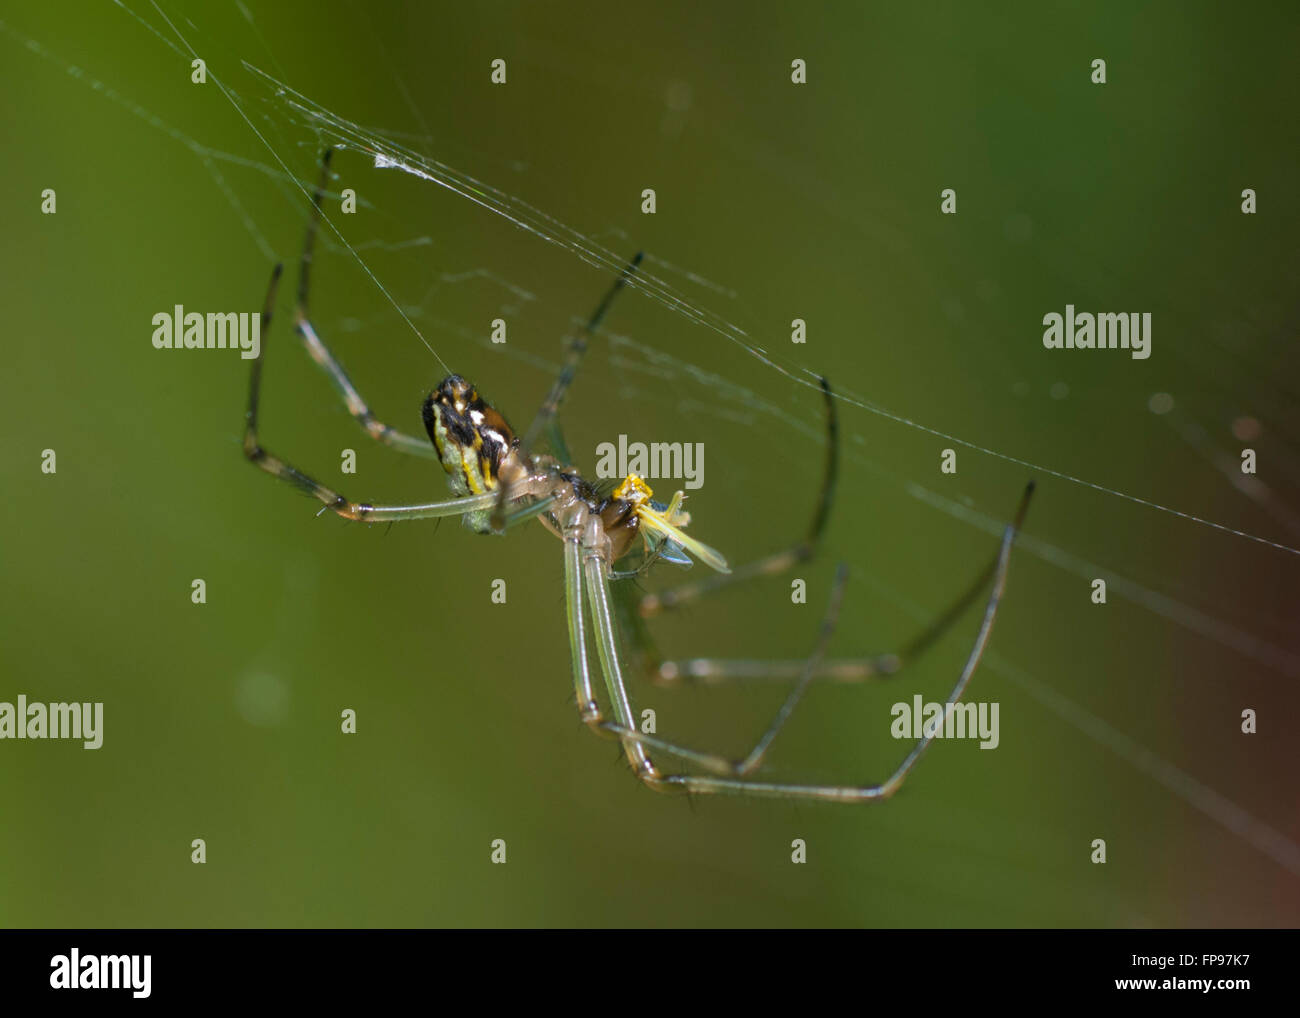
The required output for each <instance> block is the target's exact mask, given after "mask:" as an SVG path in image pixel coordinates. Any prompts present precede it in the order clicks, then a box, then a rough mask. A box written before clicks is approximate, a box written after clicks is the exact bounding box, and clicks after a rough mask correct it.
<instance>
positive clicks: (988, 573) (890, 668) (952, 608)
mask: <svg viewBox="0 0 1300 1018" xmlns="http://www.w3.org/2000/svg"><path fill="white" fill-rule="evenodd" d="M1033 491H1034V485H1033V484H1032V483H1031V484H1029V485H1028V486H1027V487H1026V488H1025V491H1024V494H1023V495H1022V496H1021V499H1020V505H1019V507H1018V508H1017V510H1016V514H1015V516H1014V517H1013V520H1012V523H1011V526H1012V527H1013V528H1014V529H1015V530H1016V531H1017V532H1018V531H1019V529H1020V525H1021V523H1022V522H1023V520H1024V517H1025V513H1026V512H1027V511H1028V509H1029V502H1030V498H1031V497H1032V495H1033ZM1000 559H1001V552H998V553H995V554H994V556H993V559H992V560H991V561H990V562H989V564H988V565H987V566H986V567H985V568H984V569H983V570H982V571H981V572H980V573H979V574H978V575H977V576H976V577H975V579H974V580H973V581H972V582H971V584H970V585H969V586H968V587H967V588H966V589H965V590H964V591H963V592H962V593H961V594H960V595H959V596H958V597H957V598H956V599H955V600H954V601H953V602H952V604H950V605H949V606H948V607H947V608H946V609H944V611H943V612H942V613H941V614H940V615H939V616H938V618H936V619H935V620H934V621H933V622H932V623H930V625H928V626H927V627H926V628H925V629H923V630H922V631H921V632H920V633H918V634H917V635H916V636H914V637H913V638H912V639H911V640H910V641H909V642H908V643H906V644H905V645H904V646H903V647H902V649H900V650H898V651H895V652H893V653H886V654H876V655H873V656H868V657H857V658H829V659H824V660H823V661H821V662H820V663H819V665H818V667H817V673H816V677H818V678H826V679H830V680H832V681H836V682H867V681H870V680H872V679H881V678H888V677H889V676H892V675H895V674H897V673H898V672H899V671H901V670H902V668H903V667H904V666H905V665H907V664H909V663H911V662H912V661H915V660H916V659H917V658H919V657H921V655H923V654H924V653H925V652H926V651H927V650H929V649H930V647H931V646H933V645H934V644H935V643H937V642H938V641H939V639H940V638H942V637H943V636H944V634H946V633H947V632H948V630H949V629H950V628H951V627H952V626H953V624H954V623H956V622H957V620H958V619H960V618H961V617H962V615H964V614H965V612H966V610H967V609H968V608H969V607H970V606H971V605H972V604H974V603H975V601H976V600H977V599H978V598H979V595H980V593H981V592H982V591H983V590H984V588H985V587H986V586H987V585H988V583H989V581H990V580H992V579H993V577H994V576H995V575H996V573H997V570H998V563H999V561H1000ZM632 630H633V632H635V630H636V626H635V623H633V625H632ZM645 666H646V667H647V668H648V669H649V674H650V679H651V681H652V682H655V683H656V684H658V685H662V686H676V685H715V684H719V683H723V682H729V681H734V680H740V681H746V680H748V681H755V680H758V681H761V680H778V681H779V680H790V679H797V678H799V676H800V675H801V674H802V673H803V669H804V666H805V662H803V661H798V660H789V661H754V660H741V659H723V658H707V657H697V658H689V659H686V660H683V661H658V660H657V659H655V658H654V657H653V655H647V658H646V660H645Z"/></svg>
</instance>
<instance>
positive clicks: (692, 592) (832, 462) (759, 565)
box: [637, 378, 840, 674]
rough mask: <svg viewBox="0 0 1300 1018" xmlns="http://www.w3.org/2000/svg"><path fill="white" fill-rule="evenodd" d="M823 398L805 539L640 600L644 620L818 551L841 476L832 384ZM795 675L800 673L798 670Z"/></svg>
mask: <svg viewBox="0 0 1300 1018" xmlns="http://www.w3.org/2000/svg"><path fill="white" fill-rule="evenodd" d="M821 386H822V395H823V397H824V398H825V402H826V465H825V467H824V468H823V472H822V486H821V494H820V495H819V496H818V499H817V509H816V512H815V513H814V515H813V520H812V524H811V526H809V528H808V532H807V534H806V535H805V536H804V537H803V539H802V540H800V541H798V542H797V543H795V544H792V545H791V546H790V547H788V548H784V549H782V550H781V551H777V552H773V553H772V554H770V555H766V556H764V557H763V558H760V559H756V560H754V561H753V562H746V563H745V564H744V565H741V566H737V567H736V568H734V569H732V571H731V572H730V573H717V574H711V575H709V576H708V577H707V578H705V579H703V580H696V581H694V582H691V583H684V584H682V585H681V586H679V587H673V588H670V589H669V590H664V591H660V592H659V593H657V594H646V595H645V596H643V597H642V598H641V601H640V604H639V605H638V608H637V611H638V613H639V614H640V615H641V617H642V618H650V617H651V616H653V615H658V614H659V613H661V612H664V611H669V610H671V609H673V608H680V607H681V606H682V605H683V604H686V603H687V602H689V601H694V600H696V599H698V598H700V597H703V596H704V595H706V594H712V593H713V592H714V591H716V590H720V589H722V588H723V587H727V586H730V585H731V584H733V583H740V582H741V581H742V580H752V579H755V578H757V577H759V576H773V575H776V574H778V573H783V572H785V571H786V570H787V569H790V568H793V567H794V566H796V565H798V564H799V563H800V562H806V561H808V560H809V559H810V558H812V557H813V555H814V554H816V552H817V548H818V546H819V545H820V544H821V539H822V534H823V533H824V532H825V530H826V521H827V519H828V518H829V517H830V513H831V503H832V502H833V500H834V497H835V484H836V480H837V479H838V477H839V450H840V440H839V417H838V415H837V413H836V411H835V396H834V394H833V393H832V392H831V386H830V383H829V382H828V381H827V380H826V379H825V378H823V379H822V380H821ZM796 674H798V672H797V671H796Z"/></svg>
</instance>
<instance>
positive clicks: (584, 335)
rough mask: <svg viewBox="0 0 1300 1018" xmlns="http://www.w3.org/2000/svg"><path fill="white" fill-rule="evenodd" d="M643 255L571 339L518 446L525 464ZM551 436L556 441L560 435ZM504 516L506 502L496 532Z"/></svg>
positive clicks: (634, 258)
mask: <svg viewBox="0 0 1300 1018" xmlns="http://www.w3.org/2000/svg"><path fill="white" fill-rule="evenodd" d="M641 255H642V252H640V251H638V252H637V253H636V254H635V255H633V256H632V260H631V261H630V262H628V263H627V265H626V266H624V268H623V272H622V273H621V274H620V275H619V277H618V279H616V280H614V285H613V286H611V287H610V288H609V291H608V292H607V293H606V294H605V296H604V298H603V299H602V300H601V302H600V304H599V305H598V306H597V307H596V310H595V311H594V312H593V313H592V316H591V318H589V319H588V320H587V324H586V325H584V326H583V327H582V328H581V329H579V330H578V332H577V333H576V334H575V335H573V336H571V337H570V338H569V341H568V343H567V344H566V346H565V351H564V361H563V362H562V363H561V365H560V373H559V374H558V375H557V376H556V377H555V381H554V383H552V385H551V391H550V392H548V393H547V394H546V399H545V400H544V401H543V402H542V405H541V406H540V407H539V408H538V410H537V414H536V416H534V417H533V421H532V423H531V424H530V425H529V426H528V430H527V431H526V432H524V437H523V438H522V439H521V440H520V442H519V451H520V452H521V453H522V456H523V459H524V461H525V462H527V460H528V456H529V454H530V453H531V451H532V448H533V446H534V445H535V444H536V443H537V439H538V438H539V437H540V436H541V434H542V432H543V431H548V429H549V428H550V425H551V422H553V421H554V420H555V415H556V414H557V413H558V412H559V410H560V404H561V403H562V402H563V401H564V394H565V393H566V392H568V391H569V386H570V385H572V384H573V379H574V378H575V377H576V376H577V374H578V366H579V365H580V364H581V363H582V358H583V356H584V355H585V354H586V352H587V347H588V346H589V345H590V344H591V337H592V336H593V335H594V334H595V332H596V330H597V329H598V328H599V327H600V323H601V321H602V320H603V319H604V317H605V313H606V312H607V311H609V306H610V304H612V303H613V302H614V298H615V297H616V296H618V293H619V291H620V290H622V289H623V287H624V286H626V285H627V282H628V280H630V279H631V278H632V277H633V276H634V275H635V274H636V270H637V266H639V265H640V264H641ZM549 433H550V434H551V437H552V439H554V438H555V436H556V435H557V434H558V431H554V432H549ZM563 444H564V441H563V437H562V436H561V438H560V445H561V446H563ZM562 452H563V450H562V449H556V450H555V453H556V455H557V456H560V457H561V458H562V459H564V458H565V457H563V456H561V453H562ZM504 516H505V500H504V498H503V499H502V500H501V501H500V502H499V503H498V504H497V507H496V510H495V511H494V512H493V514H492V522H493V524H494V529H500V525H501V522H502V519H503V517H504Z"/></svg>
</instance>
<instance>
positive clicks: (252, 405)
mask: <svg viewBox="0 0 1300 1018" xmlns="http://www.w3.org/2000/svg"><path fill="white" fill-rule="evenodd" d="M281 268H282V267H281V266H279V265H277V266H276V267H275V269H274V270H273V271H272V272H271V283H270V286H268V287H267V292H266V301H265V303H264V304H263V306H262V346H261V349H260V350H259V351H258V355H257V357H256V358H255V359H254V360H253V365H252V370H251V372H250V375H249V383H248V410H247V412H246V414H245V425H244V455H245V456H247V457H248V459H249V460H250V461H252V462H253V463H255V464H256V465H257V466H258V467H260V468H261V469H263V470H265V471H266V472H267V473H269V474H271V475H272V476H274V477H278V478H279V479H280V480H282V481H288V482H289V483H290V484H293V485H294V486H295V487H297V488H298V489H299V490H300V491H303V492H306V493H307V494H308V495H311V496H312V497H314V498H316V499H319V500H320V501H321V502H322V503H323V504H324V507H325V509H328V510H330V511H331V512H334V513H337V514H338V515H339V516H342V517H343V518H344V519H349V520H366V521H369V522H381V521H384V520H416V519H428V518H431V517H441V516H460V515H463V514H464V513H468V512H473V511H475V510H483V509H489V508H491V507H492V506H494V505H496V503H497V501H498V493H497V492H496V491H489V492H485V493H483V494H481V495H469V496H467V497H464V498H453V499H447V500H444V501H440V502H424V503H419V504H416V505H371V504H370V503H368V502H353V501H351V500H350V499H348V498H345V497H344V496H343V495H341V494H339V493H338V492H337V491H334V490H333V489H331V488H328V487H326V486H325V485H323V484H321V483H320V482H319V481H317V480H316V479H315V478H313V477H311V476H309V475H307V474H305V473H303V472H302V471H301V470H299V469H298V468H297V467H294V466H292V465H291V464H290V463H288V462H287V461H285V460H282V459H280V458H279V457H278V456H276V455H274V454H273V453H270V452H268V451H267V450H266V449H264V448H263V447H262V445H261V442H260V441H259V439H258V433H257V421H258V411H259V406H260V400H261V390H262V358H264V357H265V356H266V347H267V339H268V338H269V335H270V326H271V312H272V310H273V309H274V307H275V294H276V291H277V289H278V287H279V283H280V275H281ZM503 487H504V486H503ZM549 487H550V478H549V476H544V475H539V476H534V477H529V478H527V479H525V481H523V482H522V483H517V484H515V485H512V486H511V488H510V490H509V492H508V493H507V500H514V499H517V498H520V497H522V496H527V495H531V496H540V495H544V494H546V493H547V492H548V490H549ZM545 508H546V503H544V502H543V503H540V504H534V505H530V506H528V507H526V508H525V509H524V510H521V511H520V512H519V513H516V514H514V516H513V517H512V519H513V520H516V521H517V520H519V519H526V518H530V517H531V516H534V515H536V514H537V513H539V512H542V511H543V510H544V509H545ZM321 511H322V512H324V509H322V510H321Z"/></svg>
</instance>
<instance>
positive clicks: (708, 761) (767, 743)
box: [600, 563, 848, 778]
mask: <svg viewBox="0 0 1300 1018" xmlns="http://www.w3.org/2000/svg"><path fill="white" fill-rule="evenodd" d="M847 579H848V567H847V566H846V565H845V564H844V563H840V566H839V568H838V569H837V570H836V571H835V583H834V586H833V587H832V588H831V596H830V603H829V605H828V606H827V609H826V614H825V616H824V617H823V619H822V625H821V634H820V636H819V637H818V640H817V646H816V647H815V648H814V649H813V652H812V654H811V655H810V656H809V657H808V659H807V660H806V661H805V662H804V665H803V672H802V674H801V675H800V677H799V683H798V685H796V686H795V688H794V689H793V690H791V691H790V694H789V695H788V696H787V697H786V698H785V702H784V703H783V704H782V705H781V709H780V710H778V711H777V713H776V717H775V718H773V719H772V722H771V723H770V724H769V725H768V727H767V730H766V731H765V732H764V733H763V735H762V736H761V737H760V738H759V740H758V742H757V743H755V744H754V748H753V749H751V750H750V751H749V752H748V753H747V754H746V755H745V757H744V758H743V759H742V760H739V761H731V760H727V759H725V758H724V757H721V756H716V755H714V754H712V753H701V752H699V751H698V750H693V749H687V748H686V747H684V746H681V745H678V744H677V743H673V742H669V741H668V740H666V739H659V738H655V737H653V736H646V735H643V734H642V733H640V732H637V731H626V730H624V729H621V728H620V727H619V726H617V725H614V724H611V723H609V722H604V723H603V724H601V726H600V727H601V728H603V729H605V730H606V731H608V732H611V733H613V734H615V735H618V736H620V737H623V738H628V739H633V740H636V741H639V742H642V743H644V744H645V745H647V746H650V747H651V748H654V749H660V750H663V751H664V752H666V753H670V754H672V755H673V756H676V757H679V758H681V759H684V760H687V761H689V762H691V763H695V764H697V765H699V766H700V767H703V768H704V769H706V770H709V771H712V772H714V773H715V774H721V775H724V776H730V777H736V778H743V777H745V776H746V775H748V774H751V773H752V772H754V771H755V770H757V769H758V768H759V766H761V765H762V763H763V759H764V757H766V756H767V751H768V749H770V748H771V745H772V742H773V741H774V740H775V739H776V737H777V735H778V734H780V732H781V729H782V728H784V727H785V724H786V722H787V721H789V720H790V716H791V715H792V714H793V713H794V710H795V708H796V707H797V706H798V705H799V701H800V700H802V699H803V696H804V694H805V693H806V692H807V691H808V687H809V686H810V685H812V680H813V678H814V677H815V676H816V674H817V668H818V666H819V664H820V663H821V660H822V658H823V657H824V656H825V654H826V647H827V645H828V644H829V643H830V640H831V637H832V636H833V635H834V633H835V626H836V623H837V622H838V620H839V613H840V605H841V603H842V601H843V597H844V584H845V581H846V580H847Z"/></svg>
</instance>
